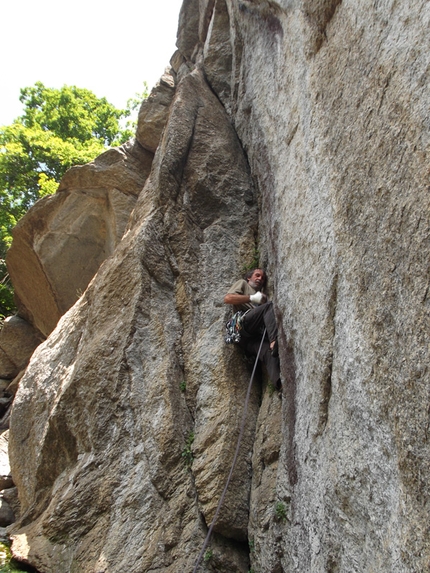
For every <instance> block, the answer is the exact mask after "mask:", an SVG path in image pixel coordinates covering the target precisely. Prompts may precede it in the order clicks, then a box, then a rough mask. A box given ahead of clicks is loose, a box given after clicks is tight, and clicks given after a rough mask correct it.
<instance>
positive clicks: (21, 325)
mask: <svg viewBox="0 0 430 573" xmlns="http://www.w3.org/2000/svg"><path fill="white" fill-rule="evenodd" d="M42 340H43V337H41V336H40V334H39V333H38V332H37V330H35V328H34V327H32V326H31V325H30V324H29V323H28V322H26V321H25V320H23V319H22V318H19V316H10V317H8V318H7V319H6V320H5V321H4V323H3V327H2V329H1V331H0V378H2V379H11V378H15V376H18V374H19V373H20V371H21V370H23V369H24V368H25V367H26V366H27V364H28V361H29V360H30V356H31V355H32V354H33V352H34V349H35V348H36V347H37V346H39V344H40V343H41V342H42Z"/></svg>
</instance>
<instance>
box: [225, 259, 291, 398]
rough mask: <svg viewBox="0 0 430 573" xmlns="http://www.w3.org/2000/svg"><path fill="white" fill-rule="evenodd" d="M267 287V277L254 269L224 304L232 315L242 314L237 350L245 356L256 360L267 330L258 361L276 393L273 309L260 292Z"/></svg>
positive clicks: (279, 385) (277, 375) (277, 374)
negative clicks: (249, 355)
mask: <svg viewBox="0 0 430 573" xmlns="http://www.w3.org/2000/svg"><path fill="white" fill-rule="evenodd" d="M266 283H267V277H266V273H265V272H264V270H262V269H253V270H252V271H249V272H248V273H247V274H246V276H245V279H241V280H238V281H237V282H235V283H234V284H233V285H232V287H231V288H230V289H229V291H228V293H227V294H226V295H225V297H224V303H225V304H231V305H233V311H234V312H238V311H243V312H244V314H243V316H242V317H241V320H240V322H241V330H240V335H241V336H240V341H239V346H241V347H242V348H243V349H244V350H245V352H247V353H248V354H251V355H252V356H257V354H258V349H259V348H260V343H261V338H262V335H263V331H264V328H266V336H265V339H264V341H263V345H262V347H261V352H260V357H259V359H260V360H261V361H262V362H263V363H264V365H265V366H266V370H267V373H268V374H269V378H270V379H271V381H272V382H273V384H274V385H275V387H276V389H277V390H281V389H282V383H281V377H280V368H279V355H278V328H277V326H276V320H275V313H274V312H273V305H272V303H271V302H269V301H268V300H267V296H266V295H265V294H264V292H263V290H264V287H265V286H266Z"/></svg>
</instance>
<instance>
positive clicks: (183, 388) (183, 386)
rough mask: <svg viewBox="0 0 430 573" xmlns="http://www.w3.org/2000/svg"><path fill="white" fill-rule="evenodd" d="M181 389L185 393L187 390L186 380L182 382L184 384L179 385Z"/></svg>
mask: <svg viewBox="0 0 430 573" xmlns="http://www.w3.org/2000/svg"><path fill="white" fill-rule="evenodd" d="M179 388H180V390H181V392H185V390H186V389H187V383H186V382H185V380H182V382H181V383H180V384H179Z"/></svg>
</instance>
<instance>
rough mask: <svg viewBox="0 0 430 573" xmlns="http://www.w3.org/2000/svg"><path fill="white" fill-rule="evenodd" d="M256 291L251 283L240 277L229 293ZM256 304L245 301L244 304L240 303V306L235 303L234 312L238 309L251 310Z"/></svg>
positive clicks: (250, 292)
mask: <svg viewBox="0 0 430 573" xmlns="http://www.w3.org/2000/svg"><path fill="white" fill-rule="evenodd" d="M256 292H257V291H255V290H254V289H253V288H252V287H251V286H249V284H248V283H247V282H246V281H245V280H244V279H240V280H238V281H237V282H235V283H234V285H232V287H231V288H230V289H229V291H228V294H247V295H251V294H255V293H256ZM256 306H258V305H256V304H253V303H252V302H245V303H244V304H240V305H239V306H236V305H233V312H237V311H238V310H249V309H250V308H255V307H256Z"/></svg>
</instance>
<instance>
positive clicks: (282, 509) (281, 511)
mask: <svg viewBox="0 0 430 573" xmlns="http://www.w3.org/2000/svg"><path fill="white" fill-rule="evenodd" d="M275 517H276V519H277V520H278V521H286V519H287V508H286V506H285V503H282V501H278V502H277V503H276V505H275Z"/></svg>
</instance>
